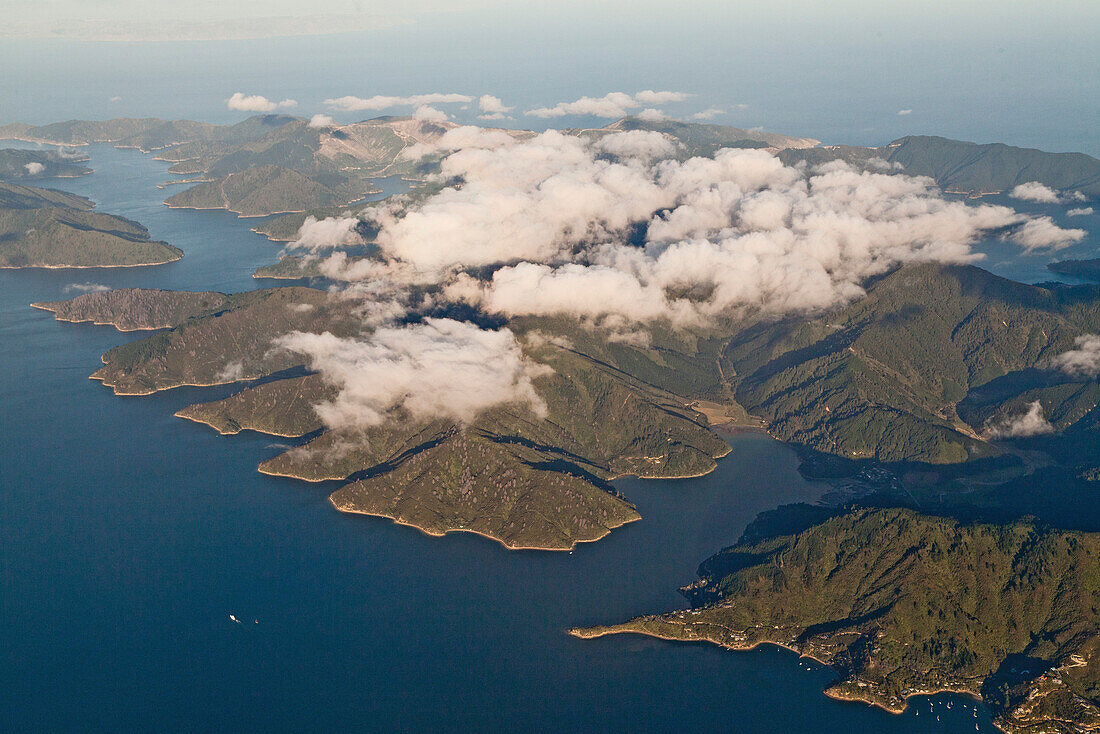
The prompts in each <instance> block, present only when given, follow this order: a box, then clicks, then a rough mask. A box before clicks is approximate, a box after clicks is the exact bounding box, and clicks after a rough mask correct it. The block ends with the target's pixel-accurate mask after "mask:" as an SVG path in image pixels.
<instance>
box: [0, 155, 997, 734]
mask: <svg viewBox="0 0 1100 734" xmlns="http://www.w3.org/2000/svg"><path fill="white" fill-rule="evenodd" d="M91 154H92V165H93V166H94V167H95V169H96V173H95V174H93V175H91V176H87V177H84V178H80V179H69V180H62V181H57V182H56V185H57V186H59V187H61V188H66V189H69V190H72V191H77V192H79V193H83V194H88V195H90V196H92V197H93V198H95V199H96V200H97V201H99V202H100V205H101V207H102V208H103V209H104V210H105V211H114V212H119V213H122V214H125V215H127V216H131V217H134V218H137V219H139V220H140V221H142V222H144V223H145V224H146V225H147V226H148V227H149V229H150V230H151V231H152V234H153V236H154V237H157V238H164V239H166V240H168V241H170V242H172V243H174V244H176V245H178V246H180V247H182V248H183V249H184V250H185V252H186V256H185V257H184V258H183V260H181V261H179V262H178V263H174V264H171V265H166V266H161V267H156V268H137V269H123V270H114V271H99V270H86V271H62V270H53V271H38V270H25V271H12V270H7V271H0V375H2V377H0V730H2V731H5V732H25V731H26V732H29V731H35V732H37V731H97V732H98V731H241V730H247V731H288V732H290V731H293V732H300V731H328V730H335V729H340V730H359V731H364V730H365V731H392V730H404V731H407V730H425V729H439V730H444V731H524V732H528V731H554V732H561V731H593V732H596V731H609V730H622V731H669V730H674V729H675V730H695V731H714V732H729V731H744V732H783V731H792V730H804V731H814V732H853V731H889V732H932V731H936V732H941V731H953V732H969V731H974V730H975V727H976V726H977V728H978V729H979V730H982V731H990V730H992V728H991V725H990V724H989V720H988V715H987V713H986V712H985V710H984V709H977V708H975V704H973V703H971V702H968V701H963V700H961V699H952V698H950V697H937V698H936V699H934V700H935V701H940V702H941V703H939V705H936V706H935V712H934V713H932V712H931V711H930V705H931V704H930V702H929V701H928V700H927V699H923V700H920V701H918V702H917V703H916V705H914V706H911V707H910V710H909V711H908V712H907V713H906V714H904V715H901V716H892V715H889V714H886V713H884V712H881V711H879V710H876V709H872V708H869V707H867V706H863V705H860V704H845V703H839V702H835V701H831V700H829V699H827V698H825V697H824V696H823V695H821V690H822V688H823V687H824V686H825V685H827V684H828V682H829V681H830V680H831V674H830V673H829V671H828V670H827V669H824V668H822V667H820V666H818V665H816V664H815V665H808V664H806V663H804V662H801V663H800V662H799V660H798V659H797V657H796V656H795V655H794V654H792V653H789V652H785V651H780V650H776V649H774V648H771V649H762V650H758V651H755V652H751V653H733V652H729V651H724V650H721V649H719V648H717V647H714V646H707V645H686V644H673V643H665V642H660V641H656V640H650V639H646V638H640V637H613V638H605V639H602V640H594V641H581V640H576V639H573V638H571V637H569V636H567V635H566V634H565V632H564V630H565V629H566V628H568V627H569V626H571V625H577V624H590V623H598V622H610V621H617V620H622V619H625V618H627V617H630V616H632V615H636V614H640V613H645V612H654V611H663V610H667V609H671V608H676V607H679V606H683V601H682V599H681V598H680V597H679V595H678V594H677V593H676V588H677V587H678V586H680V585H682V584H684V583H686V582H689V581H691V580H692V578H693V575H694V574H693V571H694V569H695V567H696V565H697V564H698V563H699V562H700V561H701V560H703V559H704V558H706V557H707V556H709V555H710V554H711V553H713V552H714V551H716V550H718V549H719V548H721V547H723V546H725V545H728V544H730V543H732V542H733V541H735V540H736V539H737V537H738V535H739V534H740V533H741V530H742V528H743V527H744V526H745V524H746V523H747V522H749V521H750V520H751V519H752V518H753V517H754V516H755V515H756V514H757V513H758V512H760V511H761V510H764V509H768V508H771V507H775V506H776V505H779V504H781V503H787V502H794V501H813V500H814V499H815V498H817V497H818V496H819V495H820V494H821V493H822V491H823V489H824V488H823V487H822V486H821V485H818V484H813V483H808V482H806V481H804V480H803V479H802V478H801V477H800V476H799V475H798V473H797V471H796V465H797V462H796V459H795V456H794V455H793V453H792V452H790V451H789V450H787V449H786V448H784V447H783V446H782V445H780V444H778V443H776V442H774V441H772V440H771V439H769V438H767V437H766V436H761V435H755V434H744V435H739V436H737V437H733V438H731V442H732V444H733V448H734V450H733V453H732V454H731V455H730V456H729V457H728V458H726V459H723V460H722V461H721V462H720V464H719V467H720V468H719V470H718V471H717V472H715V473H713V474H711V475H710V476H707V477H704V478H700V479H693V480H685V481H676V482H643V481H640V480H624V481H621V482H619V483H618V486H619V487H620V489H621V490H622V491H623V493H625V494H626V495H627V496H628V497H629V498H630V499H632V500H633V501H634V502H636V504H637V506H638V508H639V510H640V512H641V514H642V515H643V518H644V519H643V520H642V521H640V522H637V523H634V524H632V525H629V526H626V527H624V528H621V529H619V530H616V531H614V532H613V533H612V534H611V535H610V536H609V537H608V538H606V539H604V540H602V541H600V542H598V543H595V544H588V545H584V546H581V547H580V548H578V549H577V550H576V551H575V552H574V553H572V554H566V553H539V552H514V551H506V550H504V549H503V548H501V547H500V546H499V545H497V544H496V543H494V542H492V541H489V540H487V539H484V538H481V537H477V536H472V535H461V534H455V535H450V536H447V537H445V538H441V539H440V538H429V537H427V536H425V535H422V534H421V533H419V532H418V531H416V530H413V529H411V528H407V527H399V526H397V525H394V524H393V523H390V522H389V521H386V520H382V519H377V518H366V517H354V516H349V515H341V514H339V513H337V512H336V511H335V510H333V509H332V508H331V506H330V505H329V504H328V502H327V500H326V496H327V495H328V493H329V492H331V491H332V489H333V487H332V486H325V485H310V484H306V483H300V482H294V481H291V480H283V479H278V478H272V477H265V476H262V475H260V474H258V473H257V472H256V471H255V467H256V464H257V463H258V462H259V461H261V460H263V459H266V458H268V457H270V456H273V455H274V454H275V453H277V452H278V451H279V450H280V449H279V447H278V445H277V443H276V442H275V441H273V440H272V439H271V438H270V437H266V436H262V435H258V434H255V433H244V434H242V435H239V436H236V437H221V436H218V435H216V434H215V433H214V432H213V431H211V430H209V429H207V428H205V427H203V426H200V425H198V424H195V423H190V422H187V421H183V420H180V419H177V418H173V417H172V413H173V412H174V411H176V410H177V409H179V408H180V407H182V406H184V405H187V404H189V403H191V402H195V401H196V400H200V399H209V398H211V397H213V396H214V395H216V394H218V393H217V392H216V391H209V390H207V391H204V390H200V389H193V388H183V389H177V390H172V391H169V392H166V393H160V394H157V395H154V396H150V397H145V398H119V397H115V396H113V395H112V394H111V393H110V391H109V390H106V389H104V388H103V387H101V386H100V385H99V384H97V383H95V382H90V381H89V380H88V379H87V376H88V375H89V374H90V373H91V372H92V371H94V370H95V369H96V367H97V365H98V364H99V356H100V354H102V353H103V352H104V351H106V350H107V349H109V348H110V347H111V346H113V345H115V344H119V343H122V342H124V341H127V340H129V339H133V338H139V336H138V335H132V334H131V335H126V334H119V333H117V332H115V331H114V330H112V329H109V328H104V327H94V326H90V325H85V324H60V323H56V322H54V321H53V320H52V317H51V315H50V314H48V313H45V312H42V311H35V310H31V309H29V308H27V304H28V303H30V302H32V301H40V300H49V299H56V298H62V297H65V296H66V292H65V289H66V287H67V286H68V285H69V284H70V283H73V282H85V281H89V280H91V281H95V282H98V283H103V284H107V285H110V286H113V287H121V286H142V287H168V288H194V289H199V288H201V289H222V290H238V289H245V288H252V287H256V286H257V285H258V284H257V283H256V282H255V281H253V279H252V278H251V277H250V275H251V272H252V270H253V268H255V267H256V266H258V265H262V264H265V263H267V262H270V261H271V260H273V258H274V256H275V254H276V252H277V251H278V249H279V246H278V245H276V244H273V243H270V242H268V241H266V240H264V239H263V238H261V237H259V236H257V235H255V234H253V233H251V232H250V231H249V227H250V226H252V224H253V223H254V222H253V221H251V220H240V219H236V218H235V217H233V216H232V215H228V214H224V213H218V212H191V211H183V210H170V209H168V208H166V207H163V206H161V205H160V203H159V202H160V200H161V198H163V196H164V195H165V193H164V191H162V190H158V189H156V188H154V186H155V184H156V183H158V182H160V181H162V180H163V179H164V178H165V173H164V170H165V165H164V164H161V163H158V162H155V161H153V160H151V159H150V158H148V157H143V156H142V155H140V154H139V153H137V152H135V151H116V150H112V149H110V148H104V147H93V148H92V149H91ZM68 295H72V294H71V293H70V294H68ZM229 614H235V615H236V616H237V617H239V618H241V619H243V620H245V621H246V624H241V625H238V624H233V623H232V622H230V621H229V618H228V615H229ZM252 620H258V624H255V623H252ZM944 700H953V701H954V702H955V703H954V706H953V708H952V709H950V710H948V709H947V708H946V706H945V704H944V703H942V702H943V701H944ZM918 714H919V715H918ZM937 716H939V717H940V719H941V720H940V721H937V720H936V717H937Z"/></svg>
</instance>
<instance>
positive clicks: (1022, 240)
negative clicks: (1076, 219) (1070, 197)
mask: <svg viewBox="0 0 1100 734" xmlns="http://www.w3.org/2000/svg"><path fill="white" fill-rule="evenodd" d="M1087 234H1088V233H1087V232H1086V231H1085V230H1083V229H1062V228H1061V227H1059V226H1058V225H1057V224H1055V223H1054V220H1053V219H1051V218H1050V217H1038V218H1037V219H1029V220H1028V221H1026V222H1024V224H1023V226H1021V227H1020V228H1018V229H1017V230H1016V231H1015V232H1013V233H1012V234H1011V235H1009V237H1008V239H1010V240H1012V241H1013V242H1015V243H1016V244H1018V245H1020V246H1021V247H1023V248H1024V250H1026V251H1028V252H1031V251H1032V250H1059V249H1061V248H1063V247H1068V246H1069V245H1071V244H1073V243H1074V242H1080V241H1081V240H1083V239H1084V238H1085V235H1087Z"/></svg>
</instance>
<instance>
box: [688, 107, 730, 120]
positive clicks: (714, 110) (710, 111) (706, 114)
mask: <svg viewBox="0 0 1100 734" xmlns="http://www.w3.org/2000/svg"><path fill="white" fill-rule="evenodd" d="M725 113H726V111H725V110H723V109H722V108H720V107H707V108H706V109H705V110H700V111H699V112H696V113H695V114H694V115H692V116H691V119H693V120H713V119H714V118H715V117H718V115H724V114H725Z"/></svg>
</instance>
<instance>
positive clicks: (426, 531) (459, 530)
mask: <svg viewBox="0 0 1100 734" xmlns="http://www.w3.org/2000/svg"><path fill="white" fill-rule="evenodd" d="M328 501H329V504H331V505H332V506H333V508H335V510H336V511H337V512H342V513H344V514H345V515H363V516H365V517H378V518H385V519H386V520H390V521H392V522H393V523H394V524H395V525H402V526H404V527H408V528H415V529H416V530H419V531H420V532H421V533H423V534H424V535H427V536H428V537H431V538H442V537H443V536H445V535H447V534H448V533H470V534H472V535H480V536H481V537H483V538H488V539H489V540H492V541H494V542H496V543H499V544H500V545H502V546H504V548H505V550H510V551H525V550H530V551H558V552H562V551H568V552H570V553H572V552H573V551H574V550H575V549H576V547H577V546H578V545H580V544H581V543H595V542H597V541H600V540H603V539H604V538H606V537H607V536H608V535H610V534H611V531H612V530H616V529H618V528H621V527H623V526H624V525H629V524H630V523H632V522H638V520H641V516H639V517H637V518H634V519H631V520H627V521H626V522H623V523H621V524H619V525H616V526H614V527H611V528H607V527H605V528H604V532H603V534H602V535H600V536H599V537H598V538H590V539H585V540H574V541H573V543H572V545H570V546H569V547H562V546H553V547H551V546H537V545H510V544H509V543H507V542H506V541H504V540H503V539H501V538H497V537H495V536H492V535H489V534H487V533H483V532H481V531H479V530H473V529H471V528H449V529H447V530H444V531H442V532H436V531H433V530H429V529H427V528H424V527H421V526H420V525H417V524H416V523H412V522H408V521H406V520H401V519H400V518H396V517H394V516H393V515H387V514H385V513H383V512H367V511H365V510H349V509H344V508H342V507H340V506H338V505H337V504H336V502H335V501H333V499H332V495H329V497H328Z"/></svg>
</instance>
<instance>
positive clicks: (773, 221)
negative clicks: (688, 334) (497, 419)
mask: <svg viewBox="0 0 1100 734" xmlns="http://www.w3.org/2000/svg"><path fill="white" fill-rule="evenodd" d="M632 99H633V98H632ZM491 106H492V105H490V107H491ZM677 145H678V143H677V142H676V141H674V140H672V139H670V138H668V137H667V136H664V135H662V134H659V133H656V132H651V131H630V132H625V133H613V134H602V135H594V136H592V137H585V136H578V135H567V134H563V133H561V132H557V131H548V132H545V133H541V134H538V135H532V134H510V133H508V132H505V131H501V130H486V129H482V128H476V127H456V128H453V129H451V130H449V131H448V132H446V133H445V134H443V135H442V136H440V138H439V139H438V140H437V141H436V142H435V143H432V144H431V145H423V146H413V147H414V148H417V149H416V150H414V151H410V152H409V155H410V156H412V157H416V156H420V155H426V154H428V153H433V154H440V153H442V154H445V157H444V158H443V159H442V161H441V164H440V165H441V172H440V174H439V176H438V178H437V181H436V183H438V184H439V185H440V186H441V188H439V189H438V190H437V191H435V192H434V193H432V194H430V195H426V196H423V197H422V198H419V199H409V198H407V197H406V198H400V197H398V198H395V199H393V200H391V201H386V202H379V203H377V204H374V205H370V206H368V207H367V208H365V209H364V210H363V211H361V212H359V213H358V215H357V216H354V217H353V216H343V217H334V218H331V219H325V220H316V219H307V220H306V222H305V224H303V226H302V230H301V232H300V233H299V237H298V239H297V241H296V242H294V243H292V244H291V245H290V246H289V247H290V249H291V250H294V249H297V250H301V251H304V252H307V253H308V254H310V255H311V256H315V257H321V258H324V259H323V260H322V261H321V262H320V267H321V271H322V272H324V273H325V274H326V275H328V276H329V277H331V278H333V279H336V280H338V281H342V282H343V284H342V286H341V288H342V289H343V291H342V292H343V294H344V295H345V296H347V297H349V298H352V299H358V302H359V303H360V304H362V305H360V306H359V309H360V312H361V315H362V317H363V320H364V326H365V328H367V329H371V328H374V329H375V331H374V333H373V334H372V335H371V336H367V337H362V338H356V339H340V338H337V337H335V336H332V335H331V334H293V335H290V336H288V337H285V338H284V339H283V340H282V343H281V344H282V346H284V347H285V348H288V349H293V350H295V351H298V352H301V353H303V354H306V355H308V356H309V359H310V363H311V365H312V367H313V368H314V369H317V370H318V371H319V372H320V373H321V374H322V375H323V376H324V378H325V379H326V380H328V381H329V382H331V383H332V384H333V385H335V386H337V387H338V388H339V390H340V392H339V397H338V398H337V399H336V400H335V401H333V402H332V403H330V404H326V405H324V406H321V407H320V408H319V413H320V414H321V416H322V418H323V419H324V420H325V422H326V424H327V425H329V426H331V427H333V428H346V427H353V426H364V425H376V424H377V423H379V422H381V421H383V420H385V418H386V416H388V415H391V414H393V413H394V411H401V412H402V413H403V414H409V415H413V416H415V417H418V418H424V417H431V416H444V417H448V418H452V419H455V420H461V421H469V420H473V418H474V417H476V415H477V414H478V413H479V412H481V411H483V410H485V409H487V408H488V407H491V406H492V405H497V404H500V403H505V402H521V403H526V404H529V405H531V406H534V407H535V408H536V409H538V406H539V405H540V403H539V401H538V398H537V396H536V395H535V393H534V390H533V388H532V386H531V376H532V374H533V373H532V371H531V370H532V368H531V366H530V365H529V364H528V363H527V362H526V361H525V359H524V357H523V353H522V350H521V348H520V346H519V345H518V344H517V343H516V340H515V337H514V335H513V334H512V332H511V331H510V330H508V329H507V328H503V329H500V330H483V329H479V328H478V327H477V326H475V325H472V324H469V323H464V322H458V321H451V320H449V319H426V320H425V321H424V322H422V323H417V324H414V325H403V326H402V325H396V324H397V322H398V320H400V318H401V317H402V316H403V315H405V314H406V313H407V311H408V310H410V309H411V310H414V311H415V310H417V308H418V306H419V305H430V306H432V307H444V308H447V307H450V306H453V305H455V304H463V305H468V306H473V307H475V308H477V309H479V310H481V311H482V312H485V313H488V314H493V315H499V316H503V317H514V316H523V315H559V314H560V315H567V316H571V317H574V318H578V319H581V320H583V321H586V322H588V323H591V324H595V325H598V326H601V327H604V328H606V329H607V330H608V333H609V334H610V338H620V339H622V338H625V336H624V335H628V334H636V333H638V329H637V325H638V324H645V323H648V322H664V323H669V324H672V325H674V326H685V327H708V326H712V325H714V324H716V323H718V321H719V319H723V318H726V317H730V316H734V317H735V316H738V315H744V314H759V315H765V316H782V315H786V314H790V313H806V312H815V311H820V310H822V309H827V308H832V307H836V306H839V305H842V304H845V303H848V302H850V301H852V300H854V299H856V298H859V297H860V296H861V295H862V294H863V292H864V291H863V289H862V284H863V283H864V282H865V281H866V279H867V278H868V277H871V276H874V275H878V274H882V273H884V272H887V271H889V270H890V269H892V268H894V267H897V266H899V265H902V264H905V263H915V262H929V261H935V262H946V263H962V262H970V261H973V260H975V259H977V258H979V257H980V256H979V255H977V254H975V253H974V252H973V250H972V248H971V246H972V244H973V243H974V242H975V241H977V240H978V239H979V238H982V237H986V236H989V235H990V234H991V233H1000V232H1004V231H1006V230H1007V231H1009V232H1010V233H1011V234H1010V236H1011V238H1012V239H1013V240H1014V241H1017V242H1018V243H1019V244H1021V246H1022V247H1024V248H1025V249H1034V248H1037V247H1050V246H1056V244H1057V243H1058V242H1063V241H1066V240H1067V238H1069V239H1070V240H1072V239H1074V238H1078V239H1079V237H1078V235H1077V234H1076V232H1079V231H1080V230H1062V229H1060V228H1058V227H1056V226H1055V225H1053V222H1051V221H1049V218H1039V219H1031V218H1028V217H1027V216H1024V215H1021V214H1019V213H1017V212H1016V211H1014V210H1013V209H1011V208H1009V207H1005V206H994V205H989V204H968V203H965V202H962V201H949V200H947V199H944V198H943V197H942V196H941V193H940V191H939V189H938V188H937V187H936V186H935V184H934V182H933V181H932V180H931V179H927V178H921V177H911V176H907V175H903V174H896V173H883V172H876V171H864V170H856V169H854V168H852V167H850V166H848V165H847V164H845V163H843V162H832V163H828V164H825V165H823V166H819V167H816V168H810V169H807V168H805V167H792V166H785V165H783V163H782V162H781V161H780V160H779V159H778V158H777V157H776V156H774V155H772V154H770V153H768V152H766V151H762V150H753V149H730V150H721V151H719V152H718V153H716V154H715V155H714V156H713V157H711V158H691V159H687V160H679V159H677V158H675V157H674V154H675V152H676V151H677V150H678V148H677ZM360 221H365V222H367V223H368V224H369V225H370V226H371V228H372V229H374V230H376V231H377V235H376V236H375V237H374V239H373V242H374V244H375V245H376V246H377V251H375V252H374V253H373V254H371V255H370V256H368V257H364V258H359V259H356V258H350V257H348V256H347V255H346V254H345V253H343V252H339V251H337V252H335V253H332V254H326V253H328V252H329V251H331V250H332V249H336V250H339V248H340V247H342V246H344V245H346V244H348V243H349V242H356V241H358V239H357V238H358V234H357V232H358V226H359V222H360ZM1081 236H1083V233H1082V234H1081ZM1052 243H1053V244H1052ZM414 294H415V295H414ZM410 304H418V305H417V306H414V305H410ZM1067 359H1069V358H1068V357H1067ZM988 430H989V431H990V432H992V433H991V435H993V434H995V435H996V436H997V437H1008V436H1019V435H1033V434H1034V433H1038V432H1042V431H1044V430H1049V424H1048V423H1046V421H1045V419H1043V417H1042V408H1041V406H1039V405H1038V404H1035V407H1031V408H1029V411H1028V413H1027V414H1025V415H1024V416H1018V417H1016V418H1013V419H1012V420H1011V421H1006V422H1004V425H1001V424H997V425H993V426H990V427H988ZM1029 431H1030V432H1031V433H1028V432H1029Z"/></svg>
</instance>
